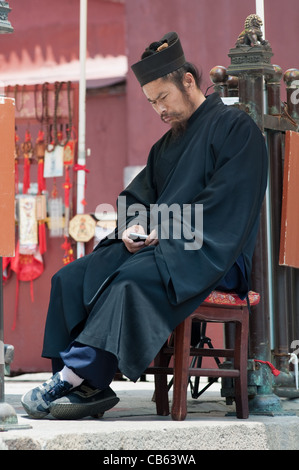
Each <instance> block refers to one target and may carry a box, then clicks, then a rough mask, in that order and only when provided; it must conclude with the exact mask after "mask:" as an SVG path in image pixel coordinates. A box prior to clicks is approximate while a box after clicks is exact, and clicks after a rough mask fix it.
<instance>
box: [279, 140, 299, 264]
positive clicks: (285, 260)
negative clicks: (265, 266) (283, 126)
mask: <svg viewBox="0 0 299 470" xmlns="http://www.w3.org/2000/svg"><path fill="white" fill-rule="evenodd" d="M279 264H280V265H283V266H291V267H294V268H299V133H298V132H294V131H287V132H286V136H285V161H284V175H283V197H282V210H281V233H280V252H279Z"/></svg>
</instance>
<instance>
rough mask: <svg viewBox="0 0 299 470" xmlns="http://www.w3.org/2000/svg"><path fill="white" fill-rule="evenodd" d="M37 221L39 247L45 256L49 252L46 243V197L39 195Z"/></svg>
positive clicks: (37, 199)
mask: <svg viewBox="0 0 299 470" xmlns="http://www.w3.org/2000/svg"><path fill="white" fill-rule="evenodd" d="M35 198H36V220H37V222H38V246H39V251H40V254H41V255H43V254H44V253H45V252H46V251H47V243H46V218H47V207H46V196H45V194H39V195H37V196H36V197H35Z"/></svg>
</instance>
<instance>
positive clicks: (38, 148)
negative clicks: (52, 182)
mask: <svg viewBox="0 0 299 470" xmlns="http://www.w3.org/2000/svg"><path fill="white" fill-rule="evenodd" d="M44 135H45V134H44V132H43V131H42V130H39V131H38V136H37V139H36V143H35V148H34V153H35V156H36V157H37V160H38V169H37V187H38V189H37V192H38V194H42V193H43V192H45V191H46V180H45V178H44V158H45V150H46V143H45V140H44Z"/></svg>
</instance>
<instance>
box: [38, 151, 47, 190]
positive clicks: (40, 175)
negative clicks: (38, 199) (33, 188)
mask: <svg viewBox="0 0 299 470" xmlns="http://www.w3.org/2000/svg"><path fill="white" fill-rule="evenodd" d="M37 188H38V189H37V190H38V194H42V193H43V192H45V191H46V179H45V178H44V160H43V158H40V159H39V160H38V167H37Z"/></svg>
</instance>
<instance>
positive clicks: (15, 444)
mask: <svg viewBox="0 0 299 470" xmlns="http://www.w3.org/2000/svg"><path fill="white" fill-rule="evenodd" d="M50 375H51V374H50V373H41V374H24V375H21V376H17V377H6V378H5V400H4V404H0V409H1V406H5V405H11V406H12V410H13V411H14V412H15V413H16V415H17V423H16V424H12V425H11V429H8V428H9V426H8V425H7V424H6V425H4V426H2V427H1V423H0V450H106V451H108V450H111V451H120V450H121V451H130V450H131V451H137V450H146V451H152V450H155V451H162V450H164V451H172V452H174V451H183V450H185V451H189V455H191V454H192V451H193V452H196V451H198V450H295V449H296V450H297V449H299V399H293V400H288V399H281V401H282V409H283V413H282V414H281V415H279V416H254V415H253V416H250V417H249V419H247V420H240V419H237V418H236V417H235V416H233V415H231V414H230V415H227V413H228V412H233V411H234V405H231V406H227V405H226V404H225V400H224V399H223V398H221V396H220V384H219V383H216V384H213V385H212V386H211V387H210V388H209V389H208V390H207V391H206V392H205V393H204V394H203V395H201V397H199V398H198V399H197V400H194V399H192V398H191V396H190V392H188V416H187V418H186V420H185V421H180V422H178V421H172V419H171V417H170V416H167V417H163V416H157V415H156V409H155V403H154V402H153V401H152V395H153V390H154V384H153V376H147V381H145V382H137V383H132V382H130V381H127V380H125V381H114V382H113V383H112V388H113V389H114V390H115V392H116V393H117V395H118V396H119V398H120V401H119V403H118V404H117V406H116V407H114V408H113V409H112V410H110V411H108V412H106V413H105V415H104V416H103V418H101V419H93V418H87V419H82V420H78V421H59V420H54V419H53V418H52V417H51V416H49V417H47V418H44V419H42V420H33V419H30V418H29V417H28V416H27V415H26V413H25V411H24V410H23V407H22V405H21V403H20V398H21V396H22V395H23V393H25V392H26V391H28V390H29V389H31V388H33V387H35V386H36V385H37V384H40V383H41V382H43V381H44V380H46V379H47V378H48V377H50ZM204 380H205V379H204ZM203 385H205V384H204V383H203ZM170 399H171V393H170ZM2 416H3V415H2ZM2 422H3V418H2ZM190 452H191V454H190ZM110 455H112V454H110ZM104 463H105V462H104ZM150 463H151V462H150ZM191 463H192V462H191Z"/></svg>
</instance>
